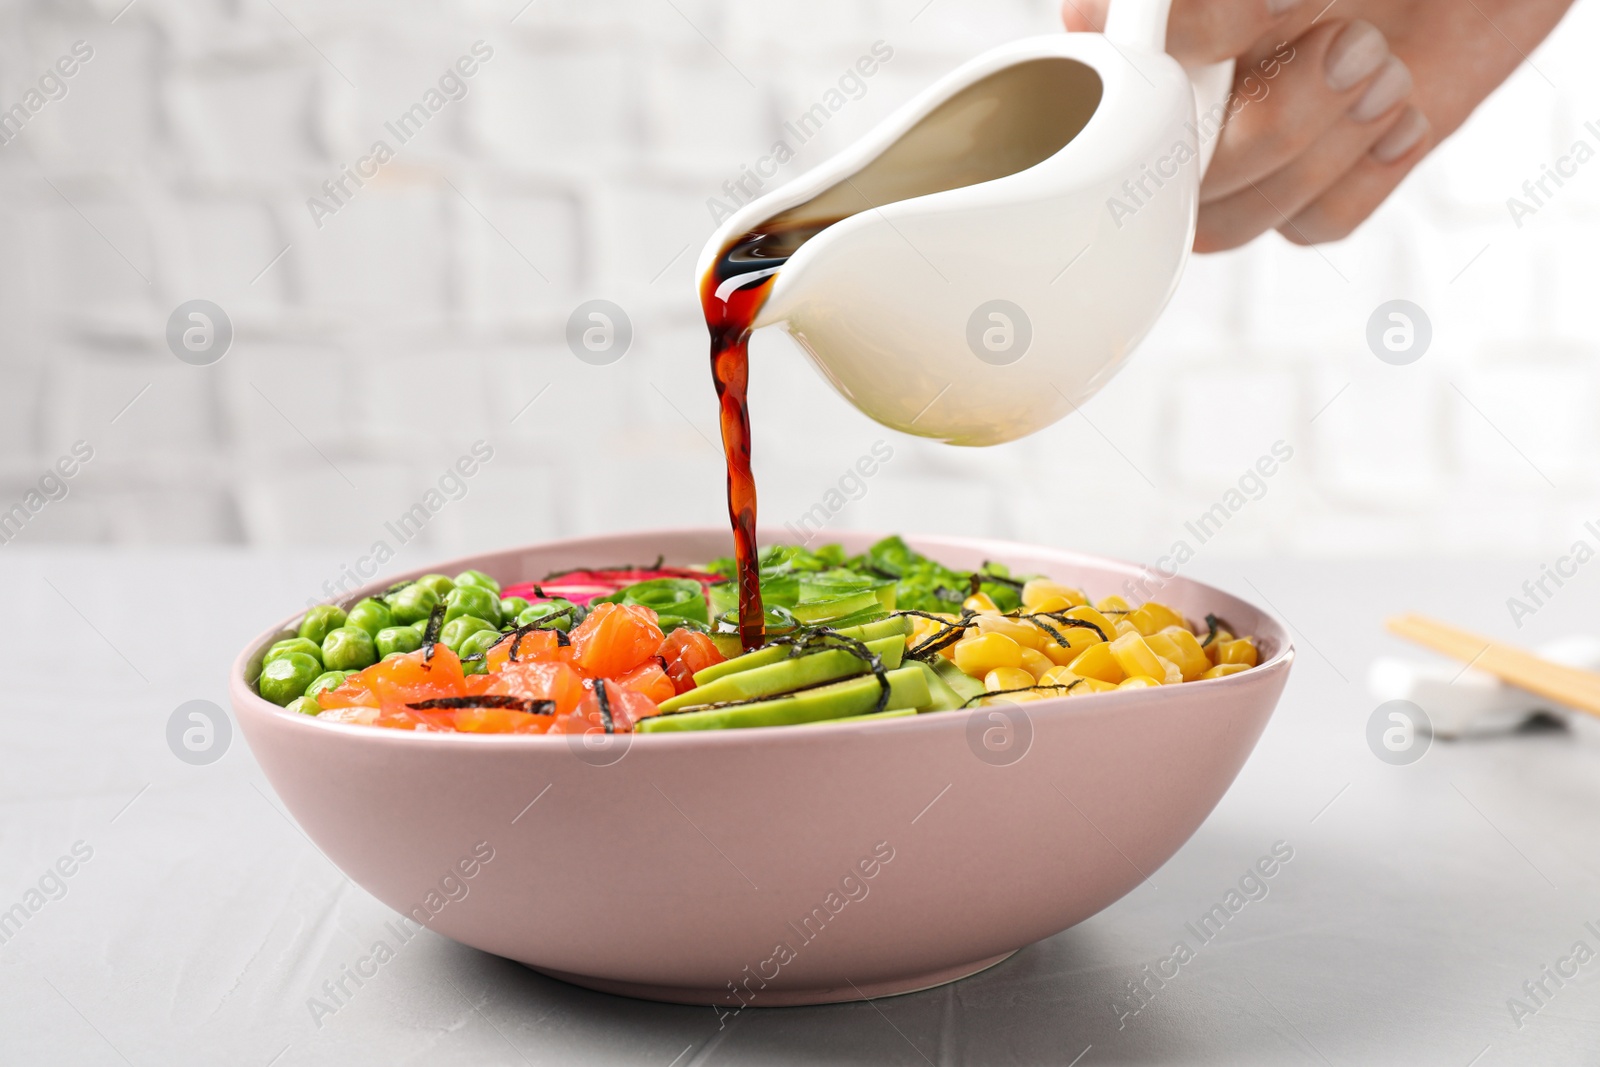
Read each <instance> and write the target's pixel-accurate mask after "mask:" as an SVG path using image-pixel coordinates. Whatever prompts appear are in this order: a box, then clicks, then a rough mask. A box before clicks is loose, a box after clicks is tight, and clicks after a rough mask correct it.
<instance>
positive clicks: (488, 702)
mask: <svg viewBox="0 0 1600 1067" xmlns="http://www.w3.org/2000/svg"><path fill="white" fill-rule="evenodd" d="M406 707H408V708H411V709H412V710H413V711H434V710H448V709H451V708H510V709H511V710H512V711H521V712H526V713H527V714H529V715H554V714H555V713H556V702H555V701H554V700H533V699H531V698H528V697H512V696H496V695H494V694H491V693H485V694H482V695H481V696H475V697H438V698H436V699H434V700H419V701H417V702H416V703H415V704H407V705H406Z"/></svg>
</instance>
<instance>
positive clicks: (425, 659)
mask: <svg viewBox="0 0 1600 1067" xmlns="http://www.w3.org/2000/svg"><path fill="white" fill-rule="evenodd" d="M442 629H444V605H443V604H435V605H434V606H433V611H431V612H429V614H428V626H427V629H425V630H423V631H422V665H423V666H424V667H427V668H428V669H429V670H432V669H433V663H432V660H433V646H434V645H437V644H438V643H439V631H440V630H442Z"/></svg>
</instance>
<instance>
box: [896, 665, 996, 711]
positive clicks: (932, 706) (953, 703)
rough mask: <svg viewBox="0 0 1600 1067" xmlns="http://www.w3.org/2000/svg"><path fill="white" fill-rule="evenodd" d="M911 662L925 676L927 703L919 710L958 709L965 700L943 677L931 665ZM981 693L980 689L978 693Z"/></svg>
mask: <svg viewBox="0 0 1600 1067" xmlns="http://www.w3.org/2000/svg"><path fill="white" fill-rule="evenodd" d="M913 662H916V663H917V666H919V667H921V668H922V673H923V674H925V675H927V682H928V697H929V701H928V705H927V706H926V707H924V708H922V709H921V710H923V711H956V710H958V709H960V707H961V706H962V703H963V701H964V699H965V698H963V697H962V696H961V694H959V693H957V692H956V691H955V689H954V688H953V687H952V686H951V685H950V683H949V682H947V681H945V680H944V676H943V675H941V674H940V673H939V672H938V671H937V670H935V669H934V667H933V665H932V664H931V663H922V662H920V661H913ZM974 681H976V679H974ZM982 691H983V690H982V689H981V688H980V689H979V692H982Z"/></svg>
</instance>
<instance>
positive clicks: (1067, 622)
mask: <svg viewBox="0 0 1600 1067" xmlns="http://www.w3.org/2000/svg"><path fill="white" fill-rule="evenodd" d="M1101 614H1104V612H1102V613H1101ZM1035 615H1042V616H1044V617H1045V618H1047V619H1049V620H1051V621H1052V622H1058V623H1060V624H1061V625H1062V626H1076V627H1077V628H1078V629H1080V630H1093V631H1094V632H1095V633H1097V634H1099V635H1100V640H1102V641H1110V640H1111V635H1110V634H1108V633H1106V632H1105V631H1104V630H1102V629H1100V627H1099V626H1097V625H1095V624H1094V623H1092V622H1090V621H1089V620H1088V619H1074V618H1071V617H1069V616H1067V615H1063V614H1062V613H1061V612H1059V611H1039V612H1035V613H1034V615H1013V616H1011V618H1015V619H1032V618H1033V617H1034V616H1035Z"/></svg>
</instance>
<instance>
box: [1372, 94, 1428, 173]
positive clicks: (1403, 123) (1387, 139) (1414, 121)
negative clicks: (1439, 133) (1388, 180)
mask: <svg viewBox="0 0 1600 1067" xmlns="http://www.w3.org/2000/svg"><path fill="white" fill-rule="evenodd" d="M1427 132H1428V117H1427V116H1426V115H1424V114H1423V113H1422V112H1420V111H1418V110H1417V109H1416V108H1414V107H1408V108H1406V109H1405V110H1404V111H1403V112H1401V113H1400V117H1399V118H1398V119H1396V120H1395V124H1394V126H1393V127H1392V128H1391V129H1390V130H1389V132H1388V133H1386V134H1384V135H1383V136H1382V137H1380V138H1379V139H1378V143H1377V144H1375V145H1373V146H1372V158H1373V159H1375V160H1377V161H1378V162H1379V163H1393V162H1394V161H1395V160H1397V159H1399V158H1400V157H1401V156H1403V155H1405V154H1406V153H1407V152H1409V151H1411V150H1412V149H1413V148H1415V147H1416V144H1417V142H1418V141H1420V140H1422V137H1423V135H1424V134H1425V133H1427Z"/></svg>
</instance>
